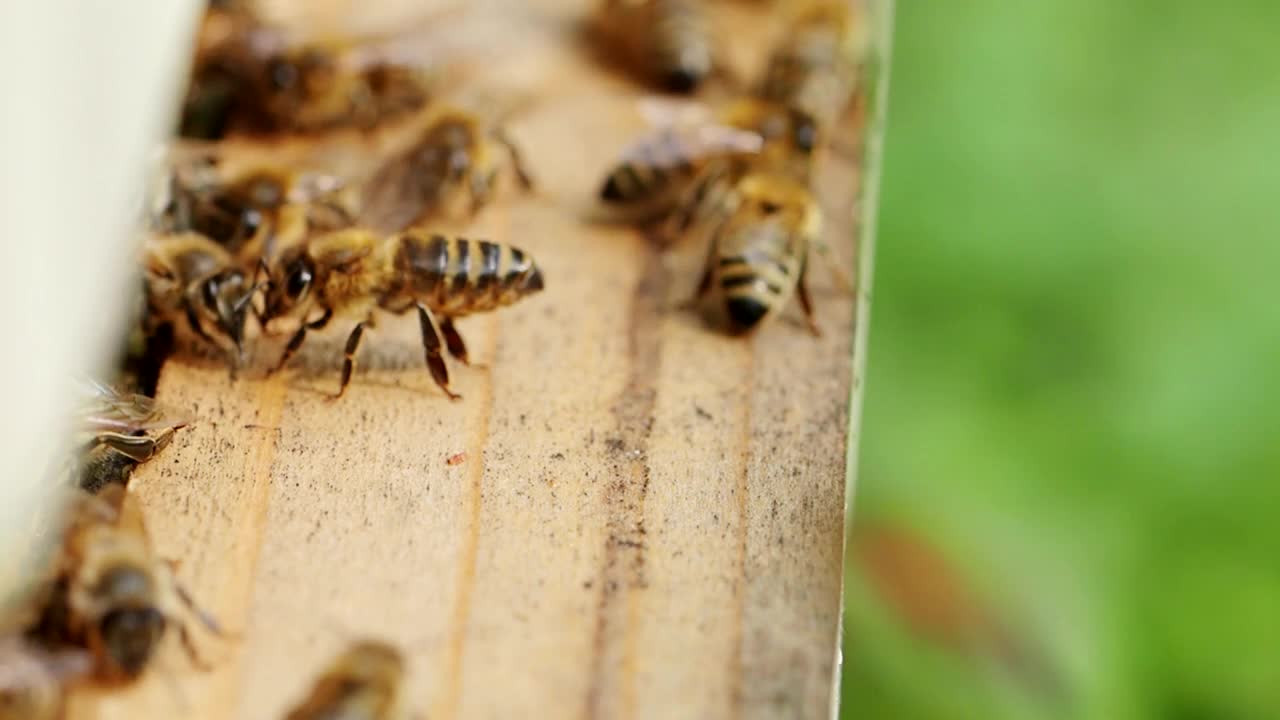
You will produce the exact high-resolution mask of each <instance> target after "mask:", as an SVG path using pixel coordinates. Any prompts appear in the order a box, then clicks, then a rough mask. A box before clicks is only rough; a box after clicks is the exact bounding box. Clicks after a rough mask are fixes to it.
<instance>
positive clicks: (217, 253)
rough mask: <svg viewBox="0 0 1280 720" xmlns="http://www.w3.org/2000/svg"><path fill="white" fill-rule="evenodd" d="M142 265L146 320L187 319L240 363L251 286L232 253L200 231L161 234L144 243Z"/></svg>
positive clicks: (198, 334) (198, 332)
mask: <svg viewBox="0 0 1280 720" xmlns="http://www.w3.org/2000/svg"><path fill="white" fill-rule="evenodd" d="M142 265H143V275H144V281H145V286H146V297H147V309H148V310H147V316H148V323H149V324H153V325H154V324H161V323H174V324H175V325H177V324H179V323H181V322H185V324H186V327H187V329H189V330H190V331H191V333H192V334H194V335H195V336H196V337H198V338H200V339H201V340H202V341H204V342H206V343H208V344H209V345H211V346H213V347H215V348H218V349H221V350H223V351H225V352H227V353H229V355H230V357H231V360H232V362H233V366H234V365H238V364H239V362H240V360H241V354H242V348H241V343H242V341H243V338H244V325H245V318H246V314H247V311H248V309H249V306H250V301H251V300H252V298H253V294H254V292H253V291H254V288H253V286H252V281H251V279H250V278H249V276H248V275H247V274H246V273H245V272H244V271H243V270H241V269H240V268H239V267H238V266H237V265H236V263H235V260H234V258H233V257H232V256H231V253H229V252H228V251H227V249H226V248H224V247H222V246H221V245H219V244H218V243H216V242H214V241H213V240H210V239H209V238H207V237H205V236H204V235H201V234H199V233H194V232H188V233H178V234H174V235H159V236H155V237H151V238H148V240H147V242H146V243H145V245H144V247H143V263H142Z"/></svg>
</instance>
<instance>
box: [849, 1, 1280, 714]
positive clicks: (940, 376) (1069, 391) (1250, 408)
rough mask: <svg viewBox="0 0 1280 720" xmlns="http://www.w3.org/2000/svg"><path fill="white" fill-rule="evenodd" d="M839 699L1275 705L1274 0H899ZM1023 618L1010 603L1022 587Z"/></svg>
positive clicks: (916, 710) (1278, 505) (1279, 539)
mask: <svg viewBox="0 0 1280 720" xmlns="http://www.w3.org/2000/svg"><path fill="white" fill-rule="evenodd" d="M896 25H897V28H896V34H895V39H894V51H893V78H892V89H891V95H890V100H889V118H890V122H889V134H888V138H887V149H886V156H885V168H884V179H883V196H882V208H881V222H880V228H879V241H878V246H877V258H876V273H875V274H876V278H875V304H874V306H873V312H872V328H871V356H870V367H869V373H868V386H867V387H868V390H867V397H866V406H865V410H864V420H863V432H864V436H863V439H862V447H861V465H860V474H859V484H858V488H857V492H858V497H857V501H856V507H857V517H856V518H855V531H854V536H853V538H854V540H853V546H852V547H853V549H854V550H855V551H856V550H857V547H858V537H859V536H858V527H862V526H868V527H871V526H893V527H899V528H904V529H906V530H908V531H910V532H913V533H916V534H918V535H919V536H920V537H921V538H924V539H925V540H927V541H928V542H930V543H932V544H933V545H935V546H936V547H940V548H944V549H945V550H946V554H947V557H948V559H949V561H950V562H952V563H954V564H955V566H956V567H957V568H958V569H959V570H960V571H961V574H962V576H963V577H964V578H966V581H967V582H968V584H969V589H970V590H971V591H972V593H973V594H974V597H976V598H978V602H980V603H983V604H985V605H988V606H990V610H991V613H992V615H993V617H999V618H1001V623H1004V624H1005V626H1006V627H1005V630H1008V631H1009V632H1012V633H1014V635H1015V636H1017V637H1019V638H1022V640H1021V641H1022V642H1024V643H1025V644H1026V646H1027V647H1029V648H1033V649H1032V650H1028V652H1030V653H1031V654H1032V655H1033V656H1036V657H1039V658H1041V660H1040V661H1037V662H1043V663H1044V666H1045V667H1046V668H1048V670H1047V671H1046V672H1048V673H1049V674H1050V675H1051V676H1052V677H1053V678H1055V680H1054V684H1055V685H1058V686H1060V690H1061V691H1060V692H1052V693H1048V694H1046V693H1045V692H1044V691H1043V688H1042V687H1039V686H1038V685H1037V683H1035V682H1028V681H1027V680H1026V677H1025V673H1021V674H1020V670H1019V669H1018V668H1019V665H1020V662H1015V661H1010V660H1009V658H1008V657H1003V658H1002V657H1001V654H1000V652H998V651H997V650H995V649H993V648H992V647H987V646H981V644H979V646H967V647H948V646H947V645H946V644H945V643H939V642H937V641H936V640H930V639H929V638H928V637H926V636H924V635H922V634H921V633H920V632H918V631H917V629H913V627H912V624H911V622H908V621H906V620H904V616H903V614H902V613H901V612H900V611H899V608H897V607H896V606H895V605H894V603H892V602H890V601H888V600H887V598H886V595H885V593H884V592H883V588H881V587H880V586H879V585H877V583H876V582H875V581H874V580H873V579H872V578H871V577H870V576H869V575H868V574H867V573H866V572H865V571H864V568H863V567H862V566H861V565H860V564H859V563H858V562H857V560H856V558H857V557H858V555H857V553H856V552H854V553H851V564H850V580H849V592H848V596H849V603H848V607H847V611H848V619H847V621H846V640H845V659H846V664H847V665H846V672H845V679H844V691H843V697H844V704H843V708H844V710H843V713H844V717H848V718H873V719H877V720H878V719H880V718H891V719H894V720H943V719H945V718H984V719H987V720H1003V719H1004V718H1019V719H1021V718H1040V717H1046V718H1061V719H1063V720H1068V719H1071V720H1074V719H1076V718H1101V719H1103V720H1127V719H1129V718H1133V719H1144V720H1145V719H1147V718H1151V719H1156V718H1159V719H1164V718H1168V719H1170V720H1235V719H1240V720H1251V719H1253V718H1258V719H1260V720H1261V719H1263V718H1278V717H1280V313H1277V311H1276V310H1277V308H1278V307H1280V302H1278V301H1277V297H1276V296H1277V294H1278V292H1280V291H1278V289H1277V288H1278V287H1280V286H1277V284H1276V283H1275V282H1273V281H1272V280H1271V277H1270V276H1271V275H1272V274H1273V273H1274V272H1275V271H1276V270H1277V269H1278V268H1280V237H1278V236H1277V229H1280V196H1278V194H1277V190H1278V189H1280V187H1278V183H1276V182H1275V180H1276V179H1277V178H1280V169H1278V167H1280V92H1277V84H1276V82H1277V78H1280V43H1278V42H1277V34H1276V29H1277V28H1280V3H1274V2H1270V1H1268V0H1258V1H1256V2H1235V3H1205V2H1193V1H1191V0H1171V1H1169V2H1140V1H1136V0H1135V1H1132V2H1127V3H1121V2H1108V1H1106V0H1077V1H1076V2H1066V1H1065V0H1062V1H1059V2H1049V1H1045V2H1021V3H1012V2H1002V3H998V2H994V1H993V0H976V1H971V2H922V1H921V0H898V9H897V18H896ZM1010 618H1012V619H1010Z"/></svg>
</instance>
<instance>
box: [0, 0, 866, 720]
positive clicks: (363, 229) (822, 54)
mask: <svg viewBox="0 0 1280 720" xmlns="http://www.w3.org/2000/svg"><path fill="white" fill-rule="evenodd" d="M796 5H797V7H794V8H792V18H791V21H790V23H789V25H788V26H787V27H785V28H784V29H783V33H782V34H781V37H782V38H783V39H782V40H781V41H780V42H779V43H778V45H777V46H776V47H775V48H774V49H773V51H772V52H771V53H770V55H769V57H768V59H767V62H766V63H765V65H764V70H763V71H762V73H761V77H760V79H759V81H758V82H757V83H756V85H755V86H754V87H753V88H752V89H751V90H750V91H749V92H744V93H740V96H739V97H737V98H735V99H732V100H730V101H728V102H724V103H721V104H719V105H718V106H717V107H715V108H714V109H705V110H702V111H700V112H699V114H697V117H695V118H694V119H691V120H682V121H680V122H672V121H670V120H669V118H668V119H666V120H660V122H661V123H662V125H663V126H662V127H660V128H658V129H657V130H656V131H654V132H653V133H650V134H648V135H646V136H644V137H642V138H639V139H638V140H637V141H636V142H635V143H634V145H633V146H632V147H630V148H629V149H627V150H626V151H625V152H624V154H623V156H622V158H621V159H620V161H619V162H618V164H617V165H616V166H615V167H614V168H613V169H612V170H611V171H610V172H609V173H608V176H607V178H606V179H605V181H604V182H603V185H602V188H601V190H600V192H599V197H600V201H601V202H602V203H603V204H604V205H605V206H608V207H610V208H612V209H614V210H615V211H617V212H618V213H619V214H620V215H621V216H623V217H626V218H628V219H631V220H635V221H638V222H645V223H653V224H654V226H655V227H656V228H658V232H659V235H660V236H661V237H662V238H664V239H665V240H667V241H669V242H683V241H684V239H685V238H686V237H705V239H706V241H707V243H708V252H707V261H706V264H705V267H704V268H703V271H702V277H701V282H700V283H699V287H698V296H699V298H701V297H702V296H704V295H706V294H709V293H712V292H714V293H716V294H717V296H718V297H719V298H720V299H721V301H722V303H721V305H722V309H723V310H724V312H725V314H726V315H727V316H728V319H729V321H730V323H731V324H732V325H733V326H734V327H735V328H736V329H738V330H742V331H746V330H751V329H754V328H756V327H758V326H759V325H761V323H762V322H763V321H764V320H765V319H766V318H768V317H770V316H772V315H773V314H775V313H776V311H778V310H780V309H781V308H782V307H784V306H785V305H786V303H787V301H788V300H789V299H790V297H791V296H792V295H796V296H797V297H798V299H799V301H800V306H801V309H802V310H803V311H804V314H805V318H806V319H807V321H808V324H809V327H810V328H811V329H812V330H813V331H814V332H815V333H816V332H817V326H816V323H815V322H814V320H813V303H812V299H811V297H810V295H809V291H808V287H807V284H806V271H807V267H808V256H809V252H810V250H811V249H817V250H822V249H823V247H824V246H823V245H822V243H821V228H822V222H823V219H822V210H821V207H820V206H819V204H818V202H817V201H816V200H815V198H814V193H813V190H812V185H813V177H814V174H815V166H816V165H817V163H818V162H819V161H820V158H821V157H822V156H823V154H824V153H825V152H827V151H828V149H829V146H830V139H831V137H832V134H833V132H834V129H835V127H836V125H837V124H838V123H839V122H840V120H841V118H842V116H843V115H844V113H845V112H846V110H847V108H848V107H849V106H850V104H851V102H852V100H853V98H854V96H855V93H856V91H857V89H858V87H857V82H856V80H857V76H858V72H859V64H860V62H861V57H860V54H861V52H862V50H861V36H860V33H861V32H862V29H861V27H859V25H858V23H857V22H856V18H855V17H854V15H853V13H852V11H851V8H850V5H849V4H848V2H847V1H846V0H806V1H804V2H801V3H797V4H796ZM703 12H704V10H703V8H702V6H701V4H700V3H698V2H695V1H694V0H606V2H604V4H603V7H602V9H601V15H600V17H601V20H602V22H601V23H600V27H601V28H602V29H603V30H604V32H606V33H621V34H620V36H619V37H623V38H625V40H626V42H622V43H620V44H619V45H618V46H619V47H620V48H621V49H622V50H623V52H624V53H628V54H630V56H631V57H632V59H633V60H637V61H639V62H638V65H637V67H640V68H643V69H644V74H645V76H646V77H647V78H649V79H650V80H652V81H654V82H656V83H658V84H659V85H661V86H663V87H665V88H667V89H671V90H676V91H691V90H693V89H695V88H696V87H697V86H698V85H699V84H700V83H701V82H702V81H703V80H704V79H705V78H706V77H708V76H709V75H711V74H712V73H713V72H714V71H715V70H716V69H717V68H718V67H719V66H720V65H721V63H720V62H719V60H718V59H717V57H716V52H715V48H714V44H713V43H712V42H711V39H710V34H709V28H710V27H711V25H710V24H709V23H708V22H707V21H706V19H705V18H704V16H703ZM361 55H362V51H361V48H359V47H357V46H356V45H354V44H351V43H319V42H307V43H293V44H290V43H289V42H287V41H286V39H285V35H284V34H283V33H282V32H280V31H279V30H277V29H276V28H273V27H270V26H268V25H267V24H265V23H263V22H261V21H260V20H259V19H258V18H257V17H256V16H255V15H254V14H253V13H252V12H251V11H250V10H248V9H246V7H244V6H243V5H241V4H239V3H234V2H214V3H213V4H212V5H211V6H210V7H209V9H208V10H207V13H206V16H205V17H204V20H203V22H202V24H201V26H200V28H199V34H198V37H197V39H196V50H195V61H194V66H193V69H192V74H191V79H190V83H189V88H188V92H187V96H186V100H185V102H184V105H183V113H182V118H181V122H180V127H179V135H180V136H182V137H186V138H200V139H202V140H212V141H213V142H212V143H211V144H201V145H198V146H197V147H196V148H195V149H194V150H192V149H190V148H189V147H187V146H183V147H176V148H175V149H174V150H173V151H172V152H170V153H169V154H168V155H167V156H166V165H165V171H164V173H163V182H162V183H161V184H160V185H161V187H160V188H159V189H158V191H157V192H156V193H155V194H154V197H153V198H152V201H151V202H149V203H148V205H147V210H146V213H145V215H146V217H145V237H144V239H143V241H142V248H141V263H140V264H141V274H142V277H143V292H142V298H143V301H142V303H141V306H142V308H143V310H142V312H141V325H142V328H141V329H142V333H143V334H144V335H146V336H152V335H156V334H159V330H160V329H161V328H165V327H167V328H171V329H172V330H173V332H174V334H175V335H177V336H180V338H181V340H182V342H183V343H184V344H188V345H195V346H198V347H203V348H205V349H207V350H210V351H212V352H214V353H215V354H219V355H223V356H225V357H226V361H227V363H228V365H229V366H230V367H231V368H232V369H233V372H235V370H236V369H238V368H243V366H244V365H246V362H247V361H246V356H247V353H248V351H250V350H251V349H254V350H256V349H257V347H259V346H260V345H261V343H262V341H263V340H264V339H265V338H268V337H273V336H284V335H287V337H288V339H287V341H285V342H283V343H281V344H280V347H279V354H278V356H277V357H275V359H274V361H272V362H268V363H265V364H263V371H264V372H266V373H272V372H276V371H279V370H281V369H283V368H284V367H286V366H287V364H288V363H289V362H290V359H291V358H292V357H293V356H294V355H295V353H296V352H297V351H298V350H299V348H300V347H302V345H303V344H304V342H305V340H306V339H307V337H308V335H309V333H311V332H313V331H317V330H320V329H322V328H325V327H327V326H328V325H329V324H330V323H332V322H334V321H345V322H347V323H349V324H350V325H349V327H350V329H349V331H348V335H347V340H346V343H345V346H344V349H343V361H342V365H341V375H340V381H339V385H338V389H337V391H336V396H341V395H342V394H343V393H344V392H345V390H346V389H347V387H348V385H349V383H350V382H351V380H352V376H353V373H354V370H355V363H356V358H357V352H358V350H359V348H360V345H361V341H362V339H363V337H364V335H365V333H366V331H367V330H369V329H371V328H373V326H374V322H375V318H376V316H377V315H378V314H379V313H384V312H385V313H390V314H394V315H402V314H405V313H409V312H413V313H414V314H415V315H416V316H417V319H418V321H419V322H418V324H419V329H420V332H421V339H422V346H423V354H424V358H425V364H426V367H427V369H428V370H429V372H430V374H431V376H432V379H433V381H434V382H435V383H436V385H438V386H439V388H440V389H441V390H442V391H443V392H444V393H445V394H446V395H447V396H448V397H450V398H452V399H458V397H459V396H458V394H457V393H455V392H454V391H453V390H452V389H451V387H450V378H449V367H448V365H447V364H446V361H445V356H446V355H448V356H451V357H453V358H454V359H456V360H457V361H459V362H461V363H463V364H467V363H468V362H469V356H468V352H467V346H466V343H465V342H464V340H463V338H462V336H461V334H460V333H459V332H458V329H457V327H456V326H455V324H454V323H455V320H456V319H458V318H460V317H463V316H466V315H469V314H473V313H482V312H488V311H492V310H496V309H498V308H501V307H504V306H507V305H510V304H512V303H515V302H517V301H518V300H520V299H522V298H524V297H527V296H529V295H531V294H533V293H536V292H538V291H540V290H542V289H543V283H544V280H543V276H542V273H541V270H540V269H539V268H538V266H537V264H536V263H535V262H534V260H533V258H532V257H531V256H530V255H529V254H528V253H526V252H524V251H522V250H520V249H519V248H516V247H513V246H510V245H506V244H502V243H499V242H491V241H489V240H483V239H473V238H468V237H459V236H456V235H450V234H446V233H441V232H437V231H434V230H433V229H432V228H431V223H433V222H435V221H436V220H438V219H439V220H442V221H443V220H449V219H453V220H457V219H470V218H472V217H474V216H475V215H477V214H478V213H481V212H482V211H483V210H484V208H485V207H486V206H487V205H488V204H489V203H490V201H491V199H492V198H493V195H494V190H495V187H496V185H497V184H498V181H499V178H500V176H510V179H511V180H513V181H514V182H515V183H516V184H517V185H518V186H519V187H522V188H524V189H530V188H532V187H533V182H532V180H531V178H530V175H529V172H528V170H527V169H526V168H525V165H524V162H523V159H522V156H521V153H520V151H519V148H518V146H517V145H516V144H515V143H514V142H513V141H512V139H511V138H510V137H509V136H508V134H507V133H506V131H505V130H504V128H503V125H502V123H501V122H496V121H493V120H491V119H489V118H486V117H483V116H481V115H480V114H478V113H475V112H470V111H467V110H464V109H461V108H460V107H456V106H453V105H451V104H447V103H445V102H443V101H441V100H440V99H439V98H436V97H434V96H433V95H434V93H433V92H432V87H431V85H430V77H431V76H430V75H429V74H428V73H427V72H426V71H424V70H422V69H421V68H419V67H417V66H412V65H402V64H397V63H394V62H390V61H384V60H375V61H369V60H363V61H361V60H358V57H359V56H361ZM699 107H703V108H705V107H706V106H699ZM393 124H399V125H401V126H403V127H405V128H407V132H406V136H407V137H408V138H409V139H408V140H407V141H406V142H402V143H400V144H399V145H398V146H397V149H395V150H394V151H391V152H386V153H381V154H380V155H379V156H378V158H377V159H376V162H375V163H374V166H373V168H372V170H371V171H369V172H365V173H363V174H361V175H358V176H357V175H354V174H350V173H346V172H343V171H339V170H336V169H334V168H324V167H311V166H307V165H305V164H302V163H295V162H286V161H277V160H273V161H270V162H256V161H255V162H254V163H251V164H245V163H243V162H235V161H229V160H228V159H227V157H225V156H224V155H222V154H221V153H220V147H221V144H222V141H223V139H224V138H230V139H233V140H239V139H244V138H246V137H248V138H252V139H261V138H263V137H264V136H272V137H276V138H279V137H282V136H284V137H289V138H299V137H306V138H307V139H308V141H314V140H315V139H316V137H317V136H319V135H323V134H328V133H333V132H338V133H340V132H345V131H355V132H356V133H357V134H367V133H369V132H370V131H372V130H375V129H379V128H383V127H386V126H388V125H393ZM188 145H189V143H188ZM281 339H283V337H282V338H281ZM254 355H255V356H260V353H258V352H255V353H254ZM88 390H89V392H88V395H87V396H86V399H85V402H84V405H83V408H82V412H81V413H80V417H79V423H78V426H77V437H76V450H75V454H74V455H75V462H74V463H73V468H72V469H70V470H63V471H60V472H62V473H63V474H64V475H67V476H69V477H71V478H73V479H72V480H71V481H70V482H68V483H67V484H68V485H71V486H72V492H73V494H74V495H75V499H74V500H73V501H72V502H71V503H69V506H70V508H71V509H70V511H69V512H68V513H67V514H66V521H65V527H64V529H63V530H62V534H61V539H60V543H59V544H58V549H57V552H56V553H55V556H54V557H53V558H52V559H51V560H50V561H49V563H48V564H47V568H46V572H45V573H44V574H43V576H42V577H41V579H40V581H39V582H38V583H36V589H35V591H34V592H33V598H34V599H32V600H31V601H30V602H28V603H25V604H24V608H26V609H25V610H24V611H22V612H17V613H12V620H13V621H12V622H10V623H9V624H8V626H7V628H8V629H7V630H6V631H5V632H3V633H0V720H10V719H12V718H35V719H37V720H41V719H44V718H55V717H59V716H60V713H61V705H62V702H63V696H64V689H65V687H67V686H68V685H69V684H72V683H78V682H82V681H83V682H92V683H96V684H100V685H108V686H111V685H122V684H128V683H130V682H132V681H134V680H136V679H137V678H138V677H139V676H140V675H141V674H142V673H143V672H144V671H145V670H146V669H147V667H148V666H149V665H150V664H151V659H152V658H153V656H154V655H155V653H156V651H157V649H158V648H159V647H160V645H161V643H162V641H164V639H165V638H166V637H169V636H176V639H177V641H178V642H179V644H180V645H181V647H182V648H183V650H184V651H185V653H186V655H187V657H188V658H189V659H190V661H191V662H192V664H193V665H195V666H197V667H205V666H206V663H205V660H204V659H203V656H202V653H200V652H199V651H198V650H197V643H196V642H195V633H194V632H193V630H196V629H202V630H203V632H204V633H206V634H208V635H210V636H212V637H215V638H226V637H228V636H229V635H230V634H229V633H228V632H226V631H224V630H223V629H222V627H221V626H220V624H219V623H218V622H217V621H216V620H215V619H214V618H213V617H211V616H210V615H209V614H208V613H207V612H205V611H203V610H202V609H200V607H199V605H198V604H197V602H196V601H195V600H194V599H193V598H192V597H191V595H190V594H189V593H188V592H187V591H186V590H185V589H184V587H183V585H182V584H181V582H180V581H179V580H178V578H177V573H176V566H175V563H173V562H171V561H169V560H166V559H165V558H163V557H161V556H160V555H159V554H157V552H156V551H155V549H154V548H153V546H152V544H151V542H150V540H149V538H148V535H147V532H146V528H145V523H144V520H143V516H142V512H141V509H140V507H139V506H138V505H137V503H136V500H135V499H134V497H133V496H132V495H131V494H130V493H129V492H128V488H127V480H128V476H129V472H130V470H131V469H132V468H133V466H135V465H136V464H138V463H143V462H147V461H150V460H151V459H153V458H154V457H155V456H156V455H157V454H159V453H161V452H162V451H163V450H164V449H165V448H166V446H168V445H169V443H170V441H171V440H172V439H173V437H174V436H175V434H176V433H178V432H180V431H181V430H182V428H184V427H185V426H187V425H188V424H189V423H191V422H193V418H191V417H189V416H188V415H187V414H186V413H184V412H182V411H181V410H179V409H175V408H171V407H167V406H165V405H164V404H162V403H159V402H157V401H156V400H155V399H153V398H150V397H147V396H146V395H142V394H136V393H130V392H124V391H121V390H118V389H116V388H114V387H111V386H107V385H102V384H91V385H90V386H89V388H88ZM452 462H453V460H452V459H451V460H450V463H451V464H452ZM404 674H405V660H404V658H403V657H402V655H401V654H400V652H399V651H398V650H396V649H395V648H393V647H391V646H388V645H386V644H384V643H381V642H376V641H363V642H357V643H355V644H354V645H352V646H351V647H349V648H348V649H347V650H346V651H344V652H343V653H342V654H340V655H339V657H337V658H336V659H335V660H334V661H333V664H332V665H331V666H330V667H329V668H328V669H327V670H325V671H324V672H323V673H322V674H321V675H320V677H319V679H318V680H317V681H316V682H315V684H314V687H313V689H312V690H311V692H310V695H309V696H308V697H307V698H305V699H304V700H302V702H301V703H300V704H299V705H297V706H296V708H295V709H294V710H292V711H291V712H290V713H289V714H288V715H287V717H288V718H291V719H293V720H314V719H318V718H322V717H323V718H328V717H351V718H370V719H373V718H381V719H387V718H396V717H404V714H405V711H404V709H403V707H402V699H401V697H400V695H401V685H402V679H403V676H404Z"/></svg>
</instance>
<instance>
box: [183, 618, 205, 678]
mask: <svg viewBox="0 0 1280 720" xmlns="http://www.w3.org/2000/svg"><path fill="white" fill-rule="evenodd" d="M175 624H176V625H177V626H178V640H180V641H181V642H182V651H183V652H184V653H186V654H187V659H188V660H190V661H191V665H192V667H194V668H195V669H196V670H199V671H200V672H210V671H212V670H213V665H211V664H210V663H209V661H208V660H205V659H204V657H202V656H201V655H200V652H199V651H197V650H196V643H195V641H194V640H193V639H192V638H191V630H190V629H188V628H187V626H186V623H175Z"/></svg>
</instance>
